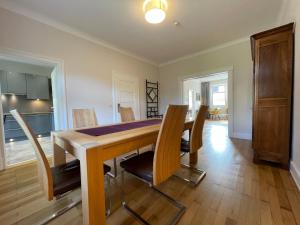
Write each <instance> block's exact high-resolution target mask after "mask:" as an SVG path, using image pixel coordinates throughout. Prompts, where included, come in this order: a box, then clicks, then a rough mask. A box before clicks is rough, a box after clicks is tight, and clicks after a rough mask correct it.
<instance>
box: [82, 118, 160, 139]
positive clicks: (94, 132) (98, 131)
mask: <svg viewBox="0 0 300 225" xmlns="http://www.w3.org/2000/svg"><path fill="white" fill-rule="evenodd" d="M161 122H162V120H161V119H152V120H145V121H137V122H131V123H125V124H115V125H110V126H104V127H94V128H88V129H82V130H76V131H77V132H79V133H83V134H87V135H91V136H101V135H106V134H112V133H117V132H121V131H125V130H132V129H136V128H141V127H146V126H151V125H156V124H160V123H161Z"/></svg>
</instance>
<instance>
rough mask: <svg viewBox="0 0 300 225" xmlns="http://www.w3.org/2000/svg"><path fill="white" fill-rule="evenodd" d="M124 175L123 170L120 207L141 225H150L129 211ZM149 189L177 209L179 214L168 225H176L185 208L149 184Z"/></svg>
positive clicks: (132, 211)
mask: <svg viewBox="0 0 300 225" xmlns="http://www.w3.org/2000/svg"><path fill="white" fill-rule="evenodd" d="M124 173H125V170H122V172H121V176H122V178H121V180H122V184H121V201H122V206H123V207H124V208H125V209H126V210H127V211H128V212H129V213H130V214H131V215H132V216H133V217H135V218H136V219H137V220H138V221H139V222H141V224H143V225H150V223H149V222H147V221H146V220H145V219H143V218H142V217H141V216H140V215H139V214H138V213H136V212H135V211H134V210H133V209H131V208H130V207H129V206H128V205H127V203H126V201H125V193H124V189H123V186H124ZM136 178H137V179H139V180H142V181H143V182H145V183H147V184H149V182H147V181H145V180H143V179H141V178H139V177H136ZM149 187H150V188H151V189H152V190H153V191H155V192H156V193H158V194H160V195H161V196H162V197H164V198H166V199H167V200H168V201H169V202H170V203H171V204H172V205H174V206H175V207H176V208H178V209H179V212H178V213H177V214H176V216H175V217H174V218H173V219H172V221H171V222H170V223H169V224H168V225H175V224H177V223H178V221H179V219H180V218H181V216H182V215H183V214H184V212H185V210H186V207H185V206H184V205H182V204H181V203H179V202H177V201H176V200H175V199H173V198H172V197H170V196H169V195H167V194H165V193H163V192H162V191H160V190H158V189H157V188H155V187H153V185H152V184H149Z"/></svg>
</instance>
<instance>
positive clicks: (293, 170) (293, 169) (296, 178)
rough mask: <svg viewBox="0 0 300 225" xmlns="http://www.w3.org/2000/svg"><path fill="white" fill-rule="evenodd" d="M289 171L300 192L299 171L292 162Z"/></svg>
mask: <svg viewBox="0 0 300 225" xmlns="http://www.w3.org/2000/svg"><path fill="white" fill-rule="evenodd" d="M290 171H291V174H292V177H293V178H294V181H295V183H296V184H297V186H298V189H299V191H300V170H299V169H298V168H297V167H296V164H295V163H294V162H293V161H292V162H291V167H290Z"/></svg>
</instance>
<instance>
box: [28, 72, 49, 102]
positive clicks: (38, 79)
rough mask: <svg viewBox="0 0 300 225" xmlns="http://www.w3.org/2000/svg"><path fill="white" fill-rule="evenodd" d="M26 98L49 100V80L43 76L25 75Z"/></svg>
mask: <svg viewBox="0 0 300 225" xmlns="http://www.w3.org/2000/svg"><path fill="white" fill-rule="evenodd" d="M26 82H27V98H28V99H43V100H48V99H49V97H50V96H49V79H48V77H45V76H38V75H31V74H27V75H26Z"/></svg>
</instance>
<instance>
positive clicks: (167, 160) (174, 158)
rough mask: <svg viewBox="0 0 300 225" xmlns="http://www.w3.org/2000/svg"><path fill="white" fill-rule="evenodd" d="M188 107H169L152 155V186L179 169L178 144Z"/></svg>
mask: <svg viewBox="0 0 300 225" xmlns="http://www.w3.org/2000/svg"><path fill="white" fill-rule="evenodd" d="M187 110H188V106H186V105H169V107H168V109H167V113H166V114H165V116H164V118H163V121H162V124H161V127H160V130H159V134H158V138H157V142H156V147H155V153H154V160H153V184H154V185H158V184H160V183H161V182H163V181H165V180H166V179H168V178H169V177H170V176H171V175H173V174H174V172H175V171H176V170H178V169H179V168H180V143H181V136H182V132H183V128H184V122H185V118H186V114H187Z"/></svg>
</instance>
